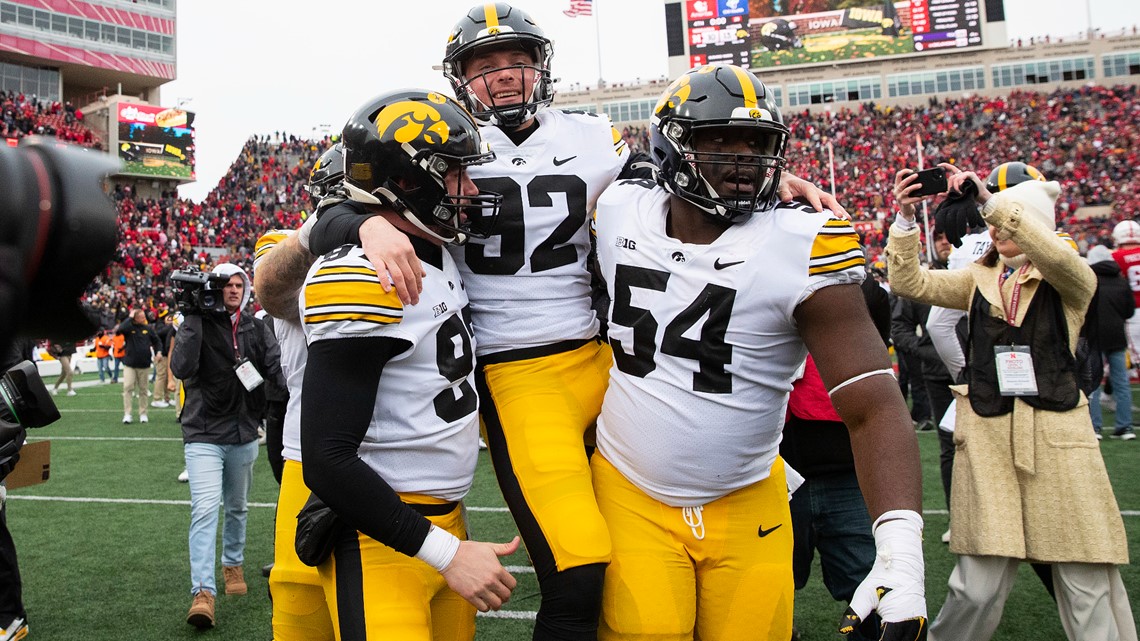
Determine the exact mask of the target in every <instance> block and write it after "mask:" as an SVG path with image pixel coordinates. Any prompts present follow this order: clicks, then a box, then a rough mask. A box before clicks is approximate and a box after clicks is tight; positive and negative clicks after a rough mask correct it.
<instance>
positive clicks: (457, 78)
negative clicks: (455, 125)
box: [443, 2, 554, 127]
mask: <svg viewBox="0 0 1140 641" xmlns="http://www.w3.org/2000/svg"><path fill="white" fill-rule="evenodd" d="M483 48H504V49H509V48H518V49H521V50H523V51H526V52H528V53H530V54H531V56H532V57H533V58H534V65H533V66H529V67H528V66H514V67H499V68H495V69H491V70H488V71H484V72H482V73H480V74H478V75H474V76H468V75H467V70H466V69H465V68H464V65H465V64H466V63H467V60H468V59H470V58H471V56H472V55H473V54H474V53H475V51H476V50H477V49H483ZM553 56H554V47H553V46H552V45H551V43H550V39H549V38H547V37H546V34H544V33H543V31H542V29H540V28H539V26H538V25H537V24H535V22H534V20H533V19H532V18H531V17H530V16H529V15H527V13H526V12H525V11H523V10H521V9H519V8H518V7H512V6H511V5H509V4H507V3H505V2H493V3H490V2H489V3H486V4H480V5H477V6H475V7H472V9H471V10H470V11H468V12H467V15H465V16H463V18H461V19H460V20H459V22H458V23H456V25H455V28H454V29H452V30H451V35H449V36H448V38H447V48H446V49H445V51H444V55H443V75H444V77H446V78H447V81H448V82H450V83H451V88H452V89H453V90H454V91H455V97H456V99H458V100H459V102H461V103H463V104H464V105H466V107H467V109H468V110H469V111H470V112H471V113H472V114H473V115H474V116H475V117H476V118H478V119H479V120H480V121H483V122H487V123H489V124H492V125H501V126H504V127H518V126H519V125H521V124H522V123H524V122H526V121H527V120H530V119H531V118H533V117H534V115H535V114H536V113H538V112H539V111H541V110H542V109H544V108H546V106H547V105H549V104H550V101H551V100H553V99H554V78H552V77H551V75H550V59H551V58H552V57H553ZM503 69H512V70H517V73H518V74H519V75H520V81H521V80H522V79H521V75H522V74H523V73H524V71H525V70H527V69H531V70H533V71H534V88H533V89H532V91H531V95H530V96H529V97H528V96H524V97H523V101H522V102H515V103H512V104H507V105H499V104H494V101H492V104H490V105H485V104H483V102H482V101H480V100H479V99H478V98H476V97H475V94H474V92H473V91H472V90H471V87H472V85H473V84H474V83H480V82H482V83H486V82H487V74H491V73H495V72H498V71H501V70H503ZM487 93H490V91H488V92H487Z"/></svg>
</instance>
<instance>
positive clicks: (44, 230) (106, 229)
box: [0, 139, 118, 339]
mask: <svg viewBox="0 0 1140 641" xmlns="http://www.w3.org/2000/svg"><path fill="white" fill-rule="evenodd" d="M26 140H28V139H26ZM117 167H118V163H117V161H114V160H112V159H110V158H108V157H107V156H106V155H104V154H99V153H96V152H85V151H81V150H79V149H76V148H70V147H65V146H63V145H56V144H55V143H48V142H42V143H37V142H35V141H30V142H24V143H21V145H20V147H19V148H17V149H6V148H5V149H0V184H3V185H4V189H3V190H0V248H2V249H3V250H4V251H6V252H8V260H9V261H10V262H11V264H13V265H19V266H20V267H21V269H20V270H19V280H16V281H15V282H14V283H13V285H14V287H12V288H0V303H3V309H4V311H5V316H9V315H10V318H7V319H4V320H0V336H5V337H7V336H10V335H13V334H15V333H19V331H20V330H21V329H22V328H23V327H34V328H35V330H36V332H37V333H38V334H39V335H41V336H52V337H55V338H61V339H68V338H81V337H83V336H85V335H88V334H90V333H91V332H92V331H93V328H92V326H91V323H90V319H89V318H88V317H87V315H86V314H85V313H84V311H83V310H82V308H81V307H80V305H79V303H78V300H79V296H80V294H82V292H83V289H84V287H86V286H87V284H88V283H89V282H91V279H92V278H94V277H95V275H96V274H98V273H99V270H101V269H102V268H103V266H104V265H106V264H107V263H108V262H109V261H110V259H111V257H112V256H113V255H114V252H115V243H116V235H117V233H118V225H117V222H116V216H115V213H116V212H115V206H114V204H113V203H112V202H111V199H110V198H108V197H107V195H106V194H105V193H104V192H103V188H102V186H101V184H100V180H99V179H100V177H101V176H104V175H106V174H108V173H111V172H114V171H115V170H116V169H117ZM6 273H7V272H6Z"/></svg>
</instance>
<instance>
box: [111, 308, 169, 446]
mask: <svg viewBox="0 0 1140 641" xmlns="http://www.w3.org/2000/svg"><path fill="white" fill-rule="evenodd" d="M115 331H117V332H118V333H119V334H120V335H121V336H122V337H123V358H122V361H123V423H124V424H128V423H130V422H131V401H132V399H133V398H134V397H135V396H136V393H137V396H138V405H139V422H140V423H146V422H148V420H149V419H148V418H147V415H146V410H147V407H148V406H149V405H150V364H151V356H152V354H161V352H162V345H160V344H159V339H158V334H157V333H155V331H154V328H153V327H151V326H150V323H147V319H146V312H144V311H143V310H141V309H132V310H131V315H130V318H128V319H127V320H125V321H123V322H122V324H121V325H119V327H118V329H117V330H115Z"/></svg>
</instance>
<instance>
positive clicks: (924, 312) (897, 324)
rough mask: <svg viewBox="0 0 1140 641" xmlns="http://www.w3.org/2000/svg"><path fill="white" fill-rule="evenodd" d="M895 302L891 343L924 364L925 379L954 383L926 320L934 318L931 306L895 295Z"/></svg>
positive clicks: (892, 305) (893, 302) (893, 301)
mask: <svg viewBox="0 0 1140 641" xmlns="http://www.w3.org/2000/svg"><path fill="white" fill-rule="evenodd" d="M891 298H892V299H893V300H892V301H891V340H893V341H894V343H895V349H896V350H897V351H900V352H908V353H910V354H914V355H915V356H917V357H918V359H919V360H920V361H921V362H922V378H923V380H929V381H938V382H944V383H947V384H949V383H951V382H953V381H952V379H951V378H950V372H949V371H947V369H946V365H945V364H944V363H943V362H942V358H941V357H940V356H938V350H936V349H934V343H933V342H931V340H930V334H929V333H928V332H927V331H926V319H927V318H928V317H929V316H930V305H927V304H926V303H919V302H916V301H913V300H910V299H908V298H903V297H902V296H892V297H891Z"/></svg>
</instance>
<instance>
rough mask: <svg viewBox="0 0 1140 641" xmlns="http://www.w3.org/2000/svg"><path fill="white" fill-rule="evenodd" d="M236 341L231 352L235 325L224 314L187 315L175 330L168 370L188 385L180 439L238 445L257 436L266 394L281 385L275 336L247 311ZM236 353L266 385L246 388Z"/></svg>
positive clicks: (242, 316)
mask: <svg viewBox="0 0 1140 641" xmlns="http://www.w3.org/2000/svg"><path fill="white" fill-rule="evenodd" d="M237 342H238V349H237V351H238V354H237V355H235V354H234V346H233V324H232V323H231V322H230V315H229V314H228V313H224V312H223V313H209V314H203V315H198V314H192V315H188V316H186V319H185V320H184V321H183V322H182V326H181V327H179V328H178V333H177V334H176V335H175V338H174V351H173V353H172V354H171V355H170V371H171V373H173V374H174V376H176V377H177V378H179V379H182V382H183V384H184V385H185V388H186V404H185V406H184V407H183V409H182V440H183V441H184V442H186V443H212V444H215V445H241V444H244V443H249V442H250V441H253V440H255V439H256V438H257V427H258V425H259V424H260V422H261V418H262V416H263V415H264V414H265V409H266V400H265V398H266V394H267V393H269V394H273V393H281V392H280V390H281V389H283V388H284V387H285V379H284V377H283V376H282V375H281V352H280V348H279V347H278V346H277V339H276V338H274V337H273V334H272V332H270V331H269V330H268V329H267V328H266V326H265V324H264V323H262V322H261V321H260V320H258V319H256V318H254V317H253V314H252V313H250V312H244V313H242V314H241V316H240V317H239V321H238V328H237ZM239 357H241V358H248V359H249V360H250V362H251V363H252V364H253V366H254V367H256V368H257V371H258V373H259V374H261V377H262V378H263V379H265V383H263V384H262V385H259V386H258V387H256V388H254V389H253V391H247V390H246V389H245V387H244V386H243V385H242V383H241V381H240V380H238V377H237V373H236V372H235V371H234V367H235V366H236V365H237V364H238V358H239ZM268 388H273V391H268Z"/></svg>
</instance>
